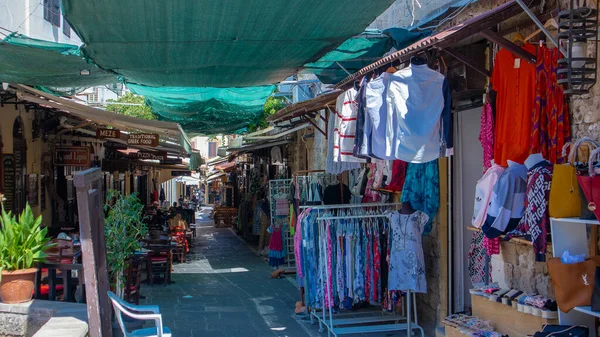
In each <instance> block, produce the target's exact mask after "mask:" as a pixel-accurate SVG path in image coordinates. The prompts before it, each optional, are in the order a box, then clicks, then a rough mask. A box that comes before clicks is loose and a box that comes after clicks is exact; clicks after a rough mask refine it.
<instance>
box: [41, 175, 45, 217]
mask: <svg viewBox="0 0 600 337" xmlns="http://www.w3.org/2000/svg"><path fill="white" fill-rule="evenodd" d="M40 207H41V208H42V211H43V210H45V209H46V176H41V179H40Z"/></svg>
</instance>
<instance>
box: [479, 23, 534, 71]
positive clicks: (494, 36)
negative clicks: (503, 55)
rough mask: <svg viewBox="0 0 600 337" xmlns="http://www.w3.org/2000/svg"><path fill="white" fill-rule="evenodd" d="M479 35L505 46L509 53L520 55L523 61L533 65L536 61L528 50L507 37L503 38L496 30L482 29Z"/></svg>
mask: <svg viewBox="0 0 600 337" xmlns="http://www.w3.org/2000/svg"><path fill="white" fill-rule="evenodd" d="M481 35H482V36H483V37H485V38H486V39H488V40H490V41H492V42H494V43H496V44H498V45H499V46H500V47H502V48H505V49H506V50H508V51H510V52H511V53H513V54H515V55H518V56H520V57H521V58H523V59H524V60H525V61H527V62H529V63H531V64H533V65H535V63H536V58H535V55H533V54H531V53H529V52H528V51H526V50H525V49H523V48H521V47H519V46H517V45H516V44H514V43H512V42H510V41H508V40H507V39H505V38H504V36H502V35H500V34H498V33H496V32H492V31H491V30H489V29H484V30H482V31H481Z"/></svg>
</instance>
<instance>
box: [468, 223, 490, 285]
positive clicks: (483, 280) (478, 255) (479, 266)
mask: <svg viewBox="0 0 600 337" xmlns="http://www.w3.org/2000/svg"><path fill="white" fill-rule="evenodd" d="M484 239H485V234H483V232H480V231H477V232H474V233H473V237H472V238H471V245H470V246H469V261H468V269H469V271H468V272H469V277H470V278H471V283H472V284H490V283H492V268H491V259H490V255H489V254H488V253H487V250H486V248H485V247H484V245H483V240H484Z"/></svg>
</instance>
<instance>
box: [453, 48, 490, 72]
mask: <svg viewBox="0 0 600 337" xmlns="http://www.w3.org/2000/svg"><path fill="white" fill-rule="evenodd" d="M442 50H443V51H445V52H446V53H448V54H450V56H452V57H454V58H455V59H457V60H459V61H460V62H461V63H463V64H464V65H466V66H467V67H469V68H471V69H473V70H475V71H476V72H478V73H480V74H481V75H483V76H487V77H492V74H491V73H490V72H489V71H487V70H486V69H481V68H479V67H477V66H475V65H473V63H474V62H472V61H471V60H469V59H468V58H467V57H466V56H465V55H463V54H462V53H461V52H459V51H458V50H455V49H452V48H445V49H442Z"/></svg>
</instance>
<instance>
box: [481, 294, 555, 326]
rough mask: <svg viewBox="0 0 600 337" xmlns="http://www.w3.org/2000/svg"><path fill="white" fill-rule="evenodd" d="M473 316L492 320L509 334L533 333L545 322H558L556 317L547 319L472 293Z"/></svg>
mask: <svg viewBox="0 0 600 337" xmlns="http://www.w3.org/2000/svg"><path fill="white" fill-rule="evenodd" d="M471 305H472V310H473V316H476V317H479V318H481V319H483V320H484V321H490V322H491V323H492V325H493V326H494V330H496V331H498V332H500V333H502V334H505V335H509V336H527V335H533V334H534V333H535V332H536V331H539V329H540V327H541V326H542V325H544V324H556V323H557V320H556V319H546V318H542V317H540V316H534V315H531V314H526V313H523V312H519V311H518V310H517V309H515V308H513V307H512V306H510V305H506V304H502V303H498V302H494V301H490V300H489V299H488V298H487V297H483V296H478V295H471Z"/></svg>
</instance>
